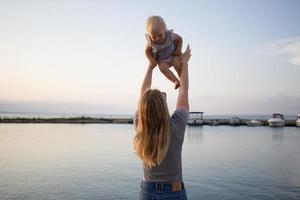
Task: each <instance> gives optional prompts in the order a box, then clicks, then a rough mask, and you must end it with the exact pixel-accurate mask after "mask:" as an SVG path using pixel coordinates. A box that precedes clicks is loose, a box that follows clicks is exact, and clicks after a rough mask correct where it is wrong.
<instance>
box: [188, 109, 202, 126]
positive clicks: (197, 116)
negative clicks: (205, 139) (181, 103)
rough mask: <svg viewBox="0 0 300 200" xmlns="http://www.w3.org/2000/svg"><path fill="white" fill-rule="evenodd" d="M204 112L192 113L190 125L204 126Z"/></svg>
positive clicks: (190, 114)
mask: <svg viewBox="0 0 300 200" xmlns="http://www.w3.org/2000/svg"><path fill="white" fill-rule="evenodd" d="M203 122H204V120H203V112H190V113H189V121H188V125H190V126H202V125H203Z"/></svg>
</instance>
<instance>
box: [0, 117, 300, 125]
mask: <svg viewBox="0 0 300 200" xmlns="http://www.w3.org/2000/svg"><path fill="white" fill-rule="evenodd" d="M257 120H260V121H261V122H262V124H261V126H269V124H268V120H267V119H257ZM249 121H251V119H240V124H239V125H240V126H248V122H249ZM215 122H217V125H221V126H222V125H231V124H230V119H224V118H222V119H220V118H214V119H212V118H210V119H205V118H204V119H203V122H202V125H209V126H215ZM1 123H3V124H4V123H5V124H8V123H53V124H62V123H64V124H133V118H95V117H85V116H81V117H55V118H42V117H0V124H1ZM285 126H296V120H292V119H285Z"/></svg>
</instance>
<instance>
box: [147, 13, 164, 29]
mask: <svg viewBox="0 0 300 200" xmlns="http://www.w3.org/2000/svg"><path fill="white" fill-rule="evenodd" d="M160 27H161V28H163V29H164V30H166V29H167V26H166V23H165V21H164V19H163V18H162V17H161V16H158V15H153V16H150V17H149V18H148V19H147V21H146V30H147V32H148V33H149V32H150V30H156V29H158V28H160Z"/></svg>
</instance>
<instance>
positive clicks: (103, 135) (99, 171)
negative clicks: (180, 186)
mask: <svg viewBox="0 0 300 200" xmlns="http://www.w3.org/2000/svg"><path fill="white" fill-rule="evenodd" d="M133 136H134V129H133V126H132V125H127V124H124V125H116V124H85V125H80V124H0V199H22V200H23V199H55V200H56V199H57V200H59V199H72V200H73V199H138V193H139V185H140V181H141V178H142V168H141V162H140V161H139V160H138V159H137V157H136V156H135V154H134V151H133V147H132V140H133ZM299 152H300V128H298V129H297V128H295V127H285V128H269V127H229V126H217V127H210V126H203V127H187V130H186V137H185V142H184V145H183V151H182V153H183V155H182V160H183V177H184V181H185V184H186V187H187V192H188V198H189V199H192V200H193V199H195V200H198V199H214V200H215V199H233V200H240V199H300V195H299V194H300V157H299Z"/></svg>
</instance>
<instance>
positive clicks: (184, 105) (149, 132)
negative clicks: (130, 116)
mask: <svg viewBox="0 0 300 200" xmlns="http://www.w3.org/2000/svg"><path fill="white" fill-rule="evenodd" d="M190 57H191V49H190V47H189V46H188V47H187V49H186V50H185V52H184V53H183V54H182V56H181V62H182V72H181V76H180V88H179V93H178V98H177V105H176V110H175V112H174V113H173V114H172V116H170V115H169V111H168V106H167V102H166V100H165V97H164V95H163V94H162V92H160V91H159V90H157V89H151V81H152V71H153V69H154V68H155V66H151V65H149V67H148V69H147V72H146V75H145V78H144V81H143V84H142V88H141V93H140V100H139V104H138V111H137V113H136V115H135V119H134V123H135V128H136V135H135V138H134V149H135V151H136V154H137V155H138V157H139V158H140V159H141V160H142V161H143V170H144V177H143V180H142V183H141V192H140V199H187V197H186V191H185V187H184V184H183V181H182V168H181V150H182V144H183V140H184V132H185V128H186V124H187V121H188V113H189V101H188V88H189V77H188V61H189V59H190Z"/></svg>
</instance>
